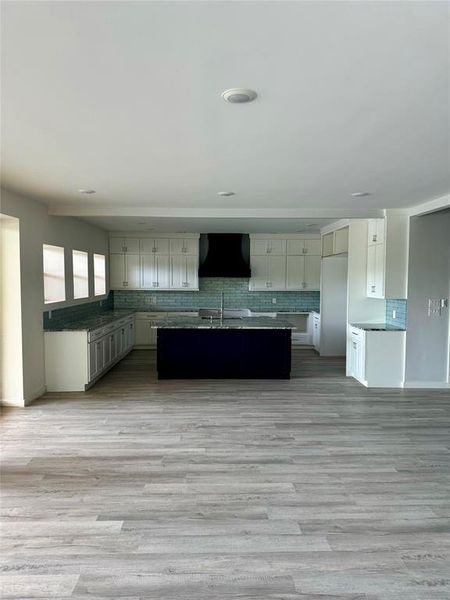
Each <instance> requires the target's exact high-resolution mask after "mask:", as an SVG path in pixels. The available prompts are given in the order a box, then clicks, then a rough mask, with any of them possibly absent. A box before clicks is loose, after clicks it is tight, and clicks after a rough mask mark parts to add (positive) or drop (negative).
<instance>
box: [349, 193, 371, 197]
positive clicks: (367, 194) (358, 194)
mask: <svg viewBox="0 0 450 600" xmlns="http://www.w3.org/2000/svg"><path fill="white" fill-rule="evenodd" d="M363 196H370V194H369V192H353V193H352V198H362V197H363Z"/></svg>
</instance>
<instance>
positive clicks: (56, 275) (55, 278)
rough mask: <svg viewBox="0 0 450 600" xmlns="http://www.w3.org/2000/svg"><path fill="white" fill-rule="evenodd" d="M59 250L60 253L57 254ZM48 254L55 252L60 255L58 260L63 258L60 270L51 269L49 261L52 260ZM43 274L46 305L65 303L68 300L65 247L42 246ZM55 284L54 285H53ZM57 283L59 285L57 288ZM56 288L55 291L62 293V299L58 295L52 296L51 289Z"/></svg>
mask: <svg viewBox="0 0 450 600" xmlns="http://www.w3.org/2000/svg"><path fill="white" fill-rule="evenodd" d="M55 250H57V251H58V252H55ZM47 252H49V253H50V252H54V255H55V256H56V255H59V256H58V258H59V259H61V258H62V263H61V264H60V265H59V270H56V269H53V270H52V269H49V267H50V265H49V263H48V261H49V260H50V259H51V258H50V256H49V255H47V256H46V254H47ZM42 274H43V283H44V304H57V303H58V302H65V301H66V299H67V293H66V265H65V248H64V246H56V245H55V244H42ZM52 282H53V285H52ZM56 283H59V285H58V286H57V285H56ZM52 287H54V288H55V291H56V290H57V289H59V292H62V297H61V296H60V295H58V297H55V295H56V294H55V295H53V297H52V294H50V293H49V292H50V291H51V288H52Z"/></svg>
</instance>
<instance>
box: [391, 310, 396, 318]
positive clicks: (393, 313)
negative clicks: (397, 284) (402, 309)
mask: <svg viewBox="0 0 450 600" xmlns="http://www.w3.org/2000/svg"><path fill="white" fill-rule="evenodd" d="M392 318H393V319H396V318H397V311H396V310H395V309H394V310H393V311H392Z"/></svg>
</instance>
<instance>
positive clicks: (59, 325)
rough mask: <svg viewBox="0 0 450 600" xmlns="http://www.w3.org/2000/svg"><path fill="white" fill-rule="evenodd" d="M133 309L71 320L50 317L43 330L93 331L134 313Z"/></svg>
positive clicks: (106, 312) (109, 311)
mask: <svg viewBox="0 0 450 600" xmlns="http://www.w3.org/2000/svg"><path fill="white" fill-rule="evenodd" d="M134 313H135V311H134V310H127V309H122V310H121V309H119V310H108V311H105V312H102V313H97V314H94V315H90V316H88V317H81V318H80V317H77V318H76V319H73V321H68V320H67V319H64V320H59V319H58V318H55V319H50V323H49V324H48V325H46V326H45V328H44V331H93V330H95V329H99V328H100V327H105V325H109V324H110V323H112V322H113V321H117V320H118V319H122V318H123V317H128V316H129V315H134Z"/></svg>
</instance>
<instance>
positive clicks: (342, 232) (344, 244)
mask: <svg viewBox="0 0 450 600" xmlns="http://www.w3.org/2000/svg"><path fill="white" fill-rule="evenodd" d="M345 252H348V227H344V228H343V229H338V230H337V231H335V232H334V248H333V254H344V253H345Z"/></svg>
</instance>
